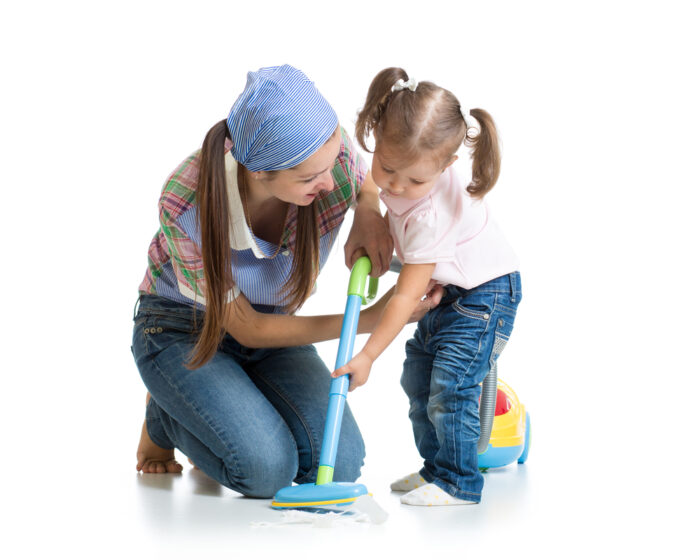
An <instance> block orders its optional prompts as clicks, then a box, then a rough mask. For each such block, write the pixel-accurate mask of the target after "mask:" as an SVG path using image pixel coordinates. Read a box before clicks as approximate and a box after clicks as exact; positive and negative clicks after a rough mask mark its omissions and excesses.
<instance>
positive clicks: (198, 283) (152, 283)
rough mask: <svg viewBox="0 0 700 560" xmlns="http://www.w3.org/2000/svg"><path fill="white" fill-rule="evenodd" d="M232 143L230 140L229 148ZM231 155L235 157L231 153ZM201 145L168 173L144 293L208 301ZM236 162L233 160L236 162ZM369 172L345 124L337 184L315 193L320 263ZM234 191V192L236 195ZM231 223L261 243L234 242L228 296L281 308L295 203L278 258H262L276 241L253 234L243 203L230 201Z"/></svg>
mask: <svg viewBox="0 0 700 560" xmlns="http://www.w3.org/2000/svg"><path fill="white" fill-rule="evenodd" d="M231 146H232V144H231V142H230V141H229V140H227V141H226V146H225V148H226V152H227V154H228V153H229V150H230V148H231ZM231 161H233V158H231ZM199 163H200V151H199V150H198V151H196V152H195V153H193V154H192V155H191V156H190V157H188V158H187V159H186V160H185V161H183V162H182V163H181V164H180V165H179V166H178V168H177V169H176V170H175V171H174V172H173V173H172V174H171V175H170V176H169V177H168V179H167V180H166V182H165V186H164V187H163V190H162V193H161V196H160V201H159V204H158V206H159V211H160V228H159V229H158V232H157V233H156V234H155V236H154V237H153V240H152V241H151V245H150V247H149V250H148V270H147V271H146V275H145V277H144V279H143V281H142V282H141V285H140V286H139V293H141V294H156V295H160V296H163V297H167V298H170V299H174V300H176V301H179V302H182V303H187V304H190V305H191V304H192V303H194V304H196V305H197V306H199V307H201V306H203V305H204V304H205V298H204V294H205V293H206V291H205V280H204V266H203V262H202V255H201V236H200V231H199V224H198V219H197V205H196V193H197V181H198V178H199ZM234 165H235V164H234ZM366 173H367V166H366V164H365V162H364V161H363V160H362V158H361V156H360V155H359V154H358V153H357V152H356V151H355V149H354V147H353V145H352V141H351V140H350V138H349V137H348V135H347V133H346V132H345V130H343V129H342V127H341V144H340V151H339V152H338V156H337V158H336V160H335V165H334V167H333V169H332V176H333V183H334V189H333V190H332V191H331V192H329V193H326V194H325V195H322V196H321V197H319V198H318V199H317V204H318V209H319V219H318V221H319V227H320V249H321V255H320V257H321V263H320V264H321V267H323V265H324V264H325V262H326V260H327V258H328V254H329V252H330V249H331V247H332V245H333V241H334V240H335V238H336V236H337V233H338V230H339V229H340V226H341V224H342V222H343V219H344V217H345V213H346V212H347V210H348V208H350V207H351V206H352V205H354V203H355V201H356V199H357V195H358V193H359V191H360V187H361V186H362V183H363V181H364V178H365V175H366ZM227 175H228V177H227V184H228V183H229V182H232V184H233V185H236V184H237V183H236V182H235V177H231V175H234V176H235V167H234V171H233V172H230V170H229V169H228V168H227ZM234 197H235V198H234ZM229 199H230V200H232V199H233V200H235V201H236V202H239V201H240V198H239V195H238V192H237V191H236V192H231V190H229ZM231 213H232V214H235V213H239V215H231V216H230V218H231V221H232V223H236V222H238V223H239V224H240V223H241V220H242V221H243V222H242V223H243V224H244V225H243V227H245V231H246V232H249V235H250V238H251V239H253V241H254V245H257V247H254V248H253V247H245V248H240V249H239V248H237V247H236V246H235V245H233V244H232V249H231V250H232V255H231V262H232V265H231V268H232V273H233V279H234V283H235V284H236V285H235V287H234V289H233V290H232V293H230V294H229V298H228V299H229V300H231V299H232V298H235V297H236V296H237V295H238V294H239V293H240V292H243V294H244V295H245V296H246V297H247V299H248V300H249V301H250V302H251V304H253V305H257V306H258V308H259V309H261V310H263V311H268V312H278V313H279V312H282V309H281V306H282V305H283V304H284V290H283V287H284V285H285V283H286V281H287V280H288V278H289V275H290V272H291V264H292V258H293V252H294V244H295V240H296V216H297V213H296V206H294V205H291V208H290V211H289V212H288V214H287V223H286V226H285V229H284V233H283V234H282V247H281V249H282V250H281V251H280V252H279V253H278V255H277V256H276V257H275V258H274V259H269V258H260V257H262V255H261V254H260V253H261V252H262V253H264V254H265V255H267V256H272V255H274V254H275V251H276V250H277V246H276V245H275V244H271V243H268V242H267V241H264V240H262V239H259V238H257V237H255V236H254V235H253V234H252V232H250V229H249V228H248V227H247V225H245V216H244V215H243V211H242V208H241V207H240V204H238V206H236V207H235V208H234V207H232V209H231Z"/></svg>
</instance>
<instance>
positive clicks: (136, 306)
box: [133, 294, 143, 321]
mask: <svg viewBox="0 0 700 560" xmlns="http://www.w3.org/2000/svg"><path fill="white" fill-rule="evenodd" d="M142 297H143V296H142V295H141V294H139V297H138V298H136V303H135V304H134V317H133V320H134V321H135V320H136V314H137V313H138V312H139V310H138V308H139V307H140V305H139V304H140V303H141V298H142Z"/></svg>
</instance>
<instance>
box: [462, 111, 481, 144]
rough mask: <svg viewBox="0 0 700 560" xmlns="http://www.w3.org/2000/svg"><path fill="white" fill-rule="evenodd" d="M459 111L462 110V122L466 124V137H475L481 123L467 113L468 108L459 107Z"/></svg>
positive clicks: (477, 134) (479, 130)
mask: <svg viewBox="0 0 700 560" xmlns="http://www.w3.org/2000/svg"><path fill="white" fill-rule="evenodd" d="M460 111H461V112H462V118H464V122H465V123H466V124H467V138H476V137H477V136H479V133H480V132H481V125H480V124H479V121H478V120H477V119H476V118H475V117H472V116H471V115H470V114H469V111H470V109H464V108H461V109H460Z"/></svg>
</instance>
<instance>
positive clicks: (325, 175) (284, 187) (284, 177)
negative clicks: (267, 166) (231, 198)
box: [260, 127, 340, 206]
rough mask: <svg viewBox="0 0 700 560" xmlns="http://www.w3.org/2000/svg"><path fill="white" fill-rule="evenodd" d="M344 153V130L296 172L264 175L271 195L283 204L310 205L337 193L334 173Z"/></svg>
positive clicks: (327, 142)
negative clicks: (337, 161)
mask: <svg viewBox="0 0 700 560" xmlns="http://www.w3.org/2000/svg"><path fill="white" fill-rule="evenodd" d="M339 151H340V127H338V128H336V129H335V132H334V133H333V134H332V135H331V137H330V138H329V139H328V140H327V141H326V143H325V144H323V146H321V147H320V148H319V149H318V150H316V152H315V153H314V154H313V155H311V156H309V157H308V158H307V159H305V160H304V161H303V162H301V163H300V164H299V165H297V166H296V167H293V168H292V169H284V170H282V171H279V172H277V173H268V174H265V172H264V171H263V172H261V173H262V175H261V180H260V183H261V185H262V186H263V187H264V188H265V190H266V191H267V194H268V195H270V196H274V197H275V198H278V199H279V200H281V201H283V202H290V203H292V204H296V205H297V206H308V205H309V204H311V203H312V202H313V200H314V198H316V197H317V196H319V194H321V193H323V192H330V191H332V190H333V176H332V175H331V170H332V169H333V165H334V164H335V159H336V158H337V157H338V152H339Z"/></svg>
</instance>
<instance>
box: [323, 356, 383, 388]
mask: <svg viewBox="0 0 700 560" xmlns="http://www.w3.org/2000/svg"><path fill="white" fill-rule="evenodd" d="M373 362H374V360H372V358H370V357H369V356H368V355H367V354H366V353H365V352H364V351H362V352H360V353H359V354H357V355H356V356H355V357H354V358H353V359H352V360H350V361H349V362H348V363H347V364H345V365H344V366H343V367H341V368H338V369H337V370H335V371H334V372H333V373H331V377H333V378H336V377H340V376H341V375H345V374H350V387H349V388H348V390H349V391H354V390H355V389H357V388H358V387H361V386H362V385H364V384H365V383H367V378H368V377H369V371H370V369H371V368H372V363H373Z"/></svg>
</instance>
